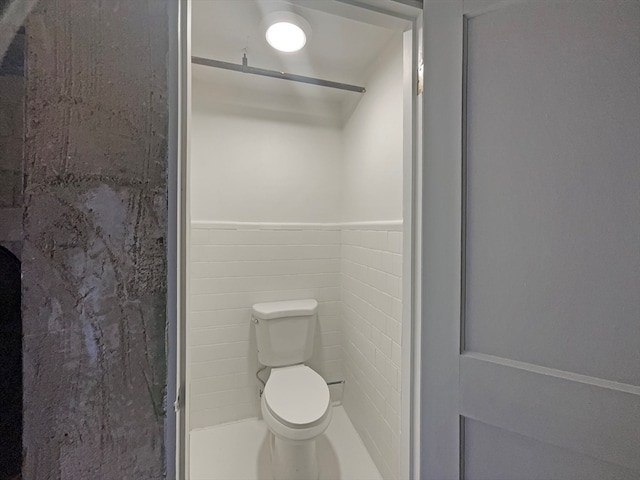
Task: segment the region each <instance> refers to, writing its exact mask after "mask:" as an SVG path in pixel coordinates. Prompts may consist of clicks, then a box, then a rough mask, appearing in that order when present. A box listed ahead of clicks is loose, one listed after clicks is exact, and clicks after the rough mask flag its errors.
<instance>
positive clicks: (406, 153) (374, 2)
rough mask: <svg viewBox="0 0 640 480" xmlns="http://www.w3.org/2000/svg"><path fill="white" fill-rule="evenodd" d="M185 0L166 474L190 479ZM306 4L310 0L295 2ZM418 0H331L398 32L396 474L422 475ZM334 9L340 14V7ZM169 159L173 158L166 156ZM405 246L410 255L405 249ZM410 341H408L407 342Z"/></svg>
mask: <svg viewBox="0 0 640 480" xmlns="http://www.w3.org/2000/svg"><path fill="white" fill-rule="evenodd" d="M191 1H192V0H179V2H175V3H173V2H169V3H170V6H169V21H170V25H169V35H170V48H169V69H168V77H167V81H168V89H169V142H168V143H169V150H168V152H169V159H170V162H169V172H168V184H169V191H168V195H169V217H168V242H167V243H168V247H167V248H168V265H167V268H168V285H167V289H168V290H167V306H168V308H167V350H168V351H167V367H168V368H167V397H166V405H165V407H166V412H167V413H166V418H165V456H166V467H167V476H168V478H176V479H188V478H189V465H188V463H189V461H188V459H189V441H188V424H189V413H188V409H187V408H186V404H187V403H186V399H187V395H188V393H187V388H186V387H187V386H186V380H187V378H188V374H189V372H188V368H189V367H188V358H187V356H188V348H187V328H186V317H187V312H188V311H189V295H188V292H189V277H190V275H189V264H190V262H189V260H190V252H189V250H190V249H189V248H187V247H188V245H189V244H190V228H189V223H190V220H189V219H190V218H191V215H190V204H189V188H188V183H189V182H188V180H189V163H190V160H189V158H190V120H191V88H190V86H191V62H190V58H191ZM307 2H308V4H309V5H310V6H311V5H313V2H309V0H298V2H297V3H299V4H302V5H304V4H305V3H307ZM421 3H422V2H420V1H417V0H332V1H331V5H333V7H334V8H335V10H336V11H341V10H342V11H344V10H343V9H344V8H345V7H351V8H353V7H356V8H360V9H362V10H361V11H360V13H361V14H362V15H364V16H371V14H383V15H386V16H387V17H388V19H389V21H390V22H391V23H393V24H395V25H397V24H398V22H399V21H400V22H406V24H407V27H406V30H405V31H404V33H403V78H404V80H403V81H404V89H403V90H404V95H403V123H404V125H405V126H404V128H403V130H404V133H403V252H404V254H403V278H402V287H403V311H402V345H403V349H402V364H401V435H400V449H399V451H400V459H399V462H400V478H403V479H404V478H407V479H409V478H411V479H413V478H415V479H417V478H420V452H421V449H420V405H421V402H420V395H421V390H420V387H419V386H420V378H421V365H422V361H421V345H422V342H421V333H420V332H421V319H422V310H421V308H422V305H421V301H420V298H421V292H422V286H421V285H422V262H421V261H420V258H421V251H422V245H421V238H422V203H423V200H422V181H423V180H422V144H423V143H422V133H423V128H422V122H423V108H422V104H423V96H422V95H419V94H418V83H419V81H418V71H419V66H420V65H422V52H423V46H422V44H423V41H422V40H423V35H422V22H423V11H422V8H421ZM338 14H339V13H338ZM174 158H175V161H172V159H174ZM407 253H409V254H407ZM407 346H408V347H409V348H406V347H407Z"/></svg>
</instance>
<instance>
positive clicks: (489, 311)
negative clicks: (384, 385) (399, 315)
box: [420, 0, 640, 480]
mask: <svg viewBox="0 0 640 480" xmlns="http://www.w3.org/2000/svg"><path fill="white" fill-rule="evenodd" d="M424 22H425V23H424V35H425V43H424V45H425V55H424V57H425V92H424V97H425V100H424V101H425V103H424V109H425V112H424V115H425V116H424V125H425V137H424V157H425V160H424V176H423V188H424V195H423V264H422V267H423V272H424V277H423V298H422V308H423V325H422V365H421V368H422V385H421V399H422V400H421V412H420V413H421V429H422V430H421V431H422V434H421V452H422V453H421V478H424V479H439V480H440V479H454V478H455V479H457V478H467V479H491V480H500V479H508V480H518V479H533V478H536V479H580V480H589V479H593V480H596V479H598V480H600V479H638V478H640V80H639V79H640V1H638V0H603V1H598V0H579V1H575V0H549V1H546V0H519V1H511V0H510V1H504V0H501V1H496V0H477V1H470V0H466V1H462V0H446V1H444V0H425V8H424Z"/></svg>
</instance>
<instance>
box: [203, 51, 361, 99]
mask: <svg viewBox="0 0 640 480" xmlns="http://www.w3.org/2000/svg"><path fill="white" fill-rule="evenodd" d="M191 62H192V63H195V64H197V65H204V66H207V67H214V68H223V69H225V70H233V71H234V72H243V73H251V74H253V75H262V76H263V77H272V78H280V79H282V80H291V81H293V82H301V83H309V84H311V85H320V86H321V87H330V88H338V89H340V90H348V91H350V92H358V93H364V92H366V91H367V90H366V89H365V88H364V87H358V86H357V85H349V84H348V83H340V82H332V81H331V80H322V79H321V78H314V77H305V76H304V75H294V74H292V73H284V72H278V71H277V70H267V69H265V68H256V67H250V66H249V64H248V60H247V54H246V53H245V54H244V55H243V56H242V65H238V64H237V63H229V62H221V61H220V60H211V59H209V58H202V57H191Z"/></svg>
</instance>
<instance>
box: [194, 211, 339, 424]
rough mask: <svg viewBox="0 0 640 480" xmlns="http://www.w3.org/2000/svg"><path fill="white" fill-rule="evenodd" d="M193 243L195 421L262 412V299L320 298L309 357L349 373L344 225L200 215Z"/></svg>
mask: <svg viewBox="0 0 640 480" xmlns="http://www.w3.org/2000/svg"><path fill="white" fill-rule="evenodd" d="M191 244H192V245H191V313H190V317H189V319H188V322H189V330H188V337H189V338H188V342H189V359H188V361H189V367H190V375H189V379H188V381H189V387H188V388H189V393H190V395H189V409H190V410H189V416H190V427H191V428H192V429H193V428H202V427H207V426H213V425H217V424H221V423H226V422H231V421H234V420H239V419H243V418H249V417H257V416H259V412H260V404H259V398H258V384H257V382H256V380H255V376H254V374H255V372H256V370H257V369H258V362H257V353H256V343H255V331H254V330H253V329H252V328H251V322H250V318H251V306H252V305H253V304H254V303H258V302H269V301H277V300H295V299H302V298H315V299H317V300H318V302H319V315H318V319H319V322H318V325H319V330H318V332H317V333H319V334H317V335H316V346H315V352H314V357H313V358H312V360H311V361H310V362H309V364H310V366H311V367H312V368H314V369H315V370H316V371H318V372H319V373H320V374H321V375H323V376H324V377H325V379H326V380H327V381H333V380H339V379H342V378H344V375H343V372H342V334H341V322H340V321H339V315H340V306H339V302H340V253H341V231H340V227H339V226H322V225H299V226H295V225H293V226H292V225H274V224H239V225H218V224H196V223H194V224H193V225H192V230H191Z"/></svg>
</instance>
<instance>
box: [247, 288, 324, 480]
mask: <svg viewBox="0 0 640 480" xmlns="http://www.w3.org/2000/svg"><path fill="white" fill-rule="evenodd" d="M317 311H318V302H317V301H316V300H314V299H312V298H310V299H306V300H289V301H280V302H268V303H256V304H255V305H254V306H253V309H252V313H251V321H252V322H253V324H254V325H255V329H256V346H257V347H258V362H259V363H260V364H261V365H264V366H265V367H271V375H270V376H269V379H268V380H267V383H266V384H265V386H264V391H263V393H262V398H261V400H260V405H261V410H262V418H263V419H264V421H265V423H266V424H267V427H268V428H269V432H270V434H269V443H270V453H271V465H272V471H273V477H274V480H318V473H319V472H318V459H317V454H316V438H318V436H319V435H320V434H322V432H324V431H325V430H326V429H327V427H328V426H329V423H330V422H331V403H330V400H329V387H328V386H327V384H326V382H325V381H324V379H323V378H322V377H321V376H320V375H318V374H317V373H316V372H314V371H313V370H312V369H311V368H309V367H307V366H306V365H305V364H304V362H306V361H308V360H309V359H310V358H311V356H312V355H313V344H314V342H313V339H314V334H315V330H316V323H317ZM259 371H260V370H259ZM259 371H258V372H259ZM256 375H257V373H256Z"/></svg>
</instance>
